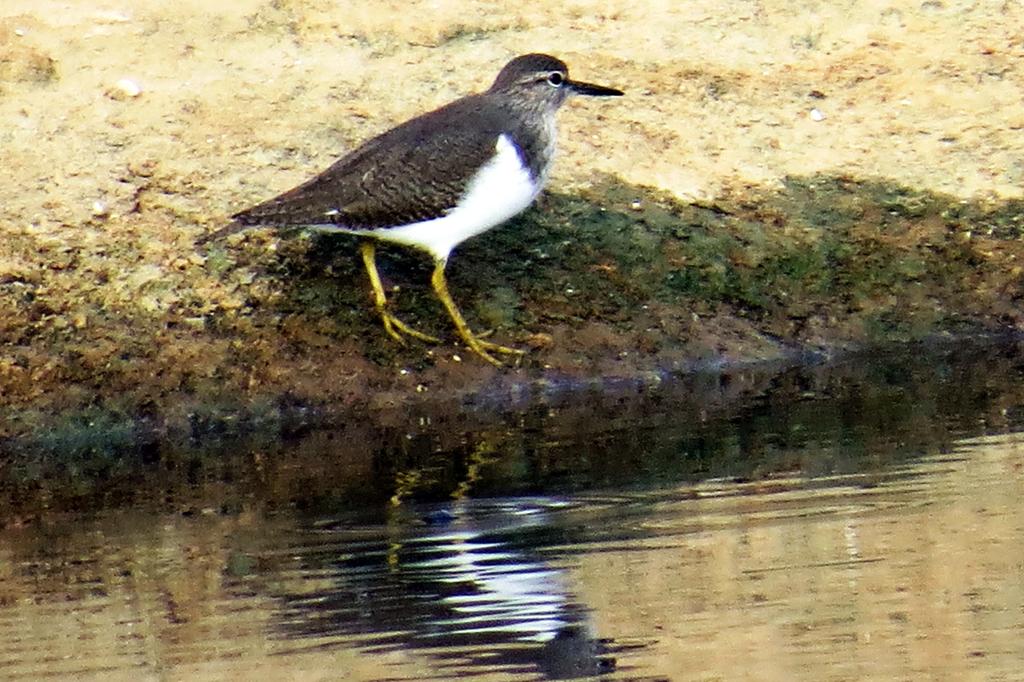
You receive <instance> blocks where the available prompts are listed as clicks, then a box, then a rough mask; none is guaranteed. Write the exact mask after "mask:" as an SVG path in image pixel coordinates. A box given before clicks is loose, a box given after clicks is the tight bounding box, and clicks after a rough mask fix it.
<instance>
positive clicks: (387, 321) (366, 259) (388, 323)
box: [359, 241, 441, 343]
mask: <svg viewBox="0 0 1024 682" xmlns="http://www.w3.org/2000/svg"><path fill="white" fill-rule="evenodd" d="M359 250H360V252H361V253H362V254H363V264H364V265H365V266H366V274H367V275H369V276H370V286H371V287H372V288H373V304H374V305H375V306H376V307H377V314H378V315H380V319H381V321H382V322H383V323H384V330H385V331H386V332H387V333H388V334H390V335H391V337H392V338H393V339H395V340H397V341H399V342H401V343H405V338H404V337H403V336H402V335H401V334H399V332H402V334H408V335H409V336H412V337H413V338H417V339H419V340H420V341H426V342H428V343H440V341H441V340H440V339H438V338H437V337H436V336H430V335H429V334H424V333H423V332H421V331H419V330H416V329H413V328H412V327H410V326H409V325H407V324H406V323H405V322H402V321H401V320H400V319H398V318H397V317H395V316H394V315H392V314H391V313H389V312H388V307H387V306H388V298H387V296H386V295H385V294H384V285H383V284H381V281H380V275H379V274H378V273H377V258H376V251H375V249H374V245H373V242H369V241H365V242H363V243H362V246H361V247H360V249H359Z"/></svg>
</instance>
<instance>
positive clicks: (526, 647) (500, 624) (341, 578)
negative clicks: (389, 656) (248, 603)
mask: <svg viewBox="0 0 1024 682" xmlns="http://www.w3.org/2000/svg"><path fill="white" fill-rule="evenodd" d="M553 506H555V505H554V504H553V503H551V502H544V501H540V502H537V501H522V500H512V501H483V502H468V501H467V502H460V503H457V505H455V506H453V507H445V508H442V509H435V510H433V511H431V512H429V513H427V514H425V515H424V514H422V513H420V514H418V515H417V516H416V517H415V518H414V517H412V516H410V512H412V510H411V509H409V508H408V507H403V508H402V510H400V513H402V514H403V515H404V516H403V518H402V519H399V520H397V521H396V522H395V523H392V524H389V529H388V530H389V531H390V535H391V537H390V538H389V540H387V541H384V540H382V539H380V536H379V535H377V539H374V540H369V541H367V542H355V543H352V542H345V543H343V544H342V545H341V546H337V547H333V548H332V551H330V552H324V551H323V549H322V548H320V549H317V548H313V550H314V552H315V553H312V554H310V555H309V556H307V557H305V561H304V563H305V564H306V565H307V567H308V568H309V569H310V570H314V571H316V572H317V574H318V575H319V576H320V577H321V579H322V578H323V577H324V572H325V571H326V572H327V573H329V574H332V575H333V578H334V581H335V585H333V586H331V587H330V588H328V589H325V590H322V591H320V592H317V593H314V594H303V595H301V596H300V595H296V596H294V597H286V608H285V612H284V614H282V615H283V616H284V620H283V622H284V623H285V624H286V625H285V626H284V628H283V630H284V634H285V636H286V637H289V638H304V637H316V638H322V637H324V636H329V635H335V636H340V637H342V638H343V640H344V639H347V638H349V637H352V636H353V635H357V634H358V635H360V637H359V638H358V641H359V643H360V646H362V647H364V648H366V649H367V650H369V651H371V652H383V651H390V650H394V649H402V650H408V649H410V648H411V649H420V650H423V651H425V652H427V653H429V655H430V657H431V658H433V659H434V660H435V662H436V663H437V665H438V667H439V669H440V670H441V671H443V672H445V674H446V675H460V676H461V675H465V674H469V673H470V672H481V671H495V670H500V671H502V672H518V673H523V674H526V673H529V674H533V675H536V674H537V673H538V672H540V673H541V674H542V675H543V676H544V678H547V679H563V678H568V677H580V676H592V675H597V674H601V673H604V672H608V671H610V670H613V669H614V668H615V659H614V657H613V656H612V655H611V654H612V653H613V651H612V650H613V649H614V647H613V646H612V643H611V642H609V641H605V640H599V639H596V638H595V637H594V636H593V635H592V634H591V632H590V626H589V623H588V622H587V618H586V609H585V607H583V606H582V605H580V604H579V603H577V602H575V601H574V598H573V597H572V593H571V591H570V589H569V587H568V585H567V579H568V577H567V575H566V573H565V572H564V571H562V570H561V569H558V568H556V567H553V566H551V565H549V564H548V563H546V562H545V561H544V558H543V555H542V554H541V553H539V552H538V551H536V550H535V549H533V548H536V547H543V546H544V545H545V544H546V541H547V542H552V541H558V540H560V539H561V538H558V537H557V533H558V531H557V530H556V529H553V528H552V527H551V525H550V511H551V510H552V508H553ZM338 530H339V532H342V531H343V528H342V527H340V526H339V528H338ZM322 532H323V533H327V536H326V537H324V538H323V539H324V540H325V541H326V542H327V543H329V540H328V538H329V537H330V532H331V531H330V529H322ZM342 537H343V538H344V537H350V536H349V535H348V534H347V533H343V534H342ZM318 563H319V564H320V565H317V564H318ZM367 635H369V636H368V637H367Z"/></svg>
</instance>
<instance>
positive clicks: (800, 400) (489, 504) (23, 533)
mask: <svg viewBox="0 0 1024 682" xmlns="http://www.w3.org/2000/svg"><path fill="white" fill-rule="evenodd" d="M1022 368H1024V356H1021V354H1020V353H1019V352H1018V350H1017V349H1016V348H983V349H980V350H979V349H973V350H967V349H945V350H933V351H931V352H929V353H924V352H922V351H921V350H920V349H917V350H915V351H913V352H908V353H904V354H898V355H893V356H887V357H877V358H870V359H869V358H859V359H856V360H855V361H851V362H850V363H846V364H842V365H838V366H833V367H827V368H826V367H819V368H809V369H808V368H804V369H793V368H791V369H787V370H777V369H776V370H771V371H753V370H752V371H750V372H735V373H731V374H729V375H723V374H713V375H707V376H703V377H699V378H698V377H694V378H691V379H688V380H686V381H681V382H679V383H678V384H676V385H672V386H663V387H660V388H658V389H646V390H644V391H640V392H635V391H634V392H630V391H623V392H620V393H618V394H603V395H588V396H579V395H576V394H574V395H558V396H547V398H546V399H544V400H537V401H532V402H531V403H530V404H528V405H522V406H519V407H517V408H516V409H514V410H511V409H510V410H507V411H504V412H500V413H493V412H486V411H482V410H476V409H475V408H472V407H471V406H469V407H467V406H464V408H463V409H462V410H461V411H460V412H457V413H452V414H447V415H444V414H441V415H428V414H415V415H406V418H405V419H403V418H402V417H401V416H395V417H394V421H393V423H391V424H389V425H382V424H380V423H372V424H371V423H368V422H367V421H365V420H356V421H355V422H354V423H352V424H346V425H339V427H338V428H337V429H333V430H319V431H316V432H313V433H309V434H304V435H302V436H301V437H295V438H292V439H290V440H287V441H285V442H280V441H270V440H264V441H261V440H259V439H256V438H253V439H249V440H246V441H233V440H227V439H224V440H221V441H219V442H217V443H212V444H211V443H205V442H204V443H199V442H195V443H192V445H191V447H189V448H183V447H181V446H180V444H179V445H167V446H162V447H160V448H156V449H147V450H145V451H143V452H134V453H124V452H105V451H103V449H102V448H97V447H91V448H90V449H88V450H83V451H74V452H72V451H67V452H64V453H53V452H51V453H41V452H36V453H33V454H31V455H29V454H27V453H26V454H25V455H24V456H23V457H21V458H12V459H10V460H8V461H7V462H6V466H5V467H4V470H3V471H2V472H0V483H2V490H3V492H4V495H5V502H6V504H5V506H4V509H6V510H7V511H6V512H5V514H4V517H3V520H4V524H5V527H4V529H3V530H2V531H0V677H2V678H4V679H47V678H50V679H67V678H70V677H74V678H75V679H103V680H111V679H113V680H116V679H132V680H138V679H142V680H146V679H153V680H156V679H160V680H165V679H172V680H173V679H190V680H192V679H200V680H201V679H209V680H214V679H216V680H222V679H302V680H306V679H311V680H316V679H324V680H334V679H346V680H423V679H434V680H447V679H459V678H473V679H485V680H544V679H574V678H595V677H596V678H601V679H608V680H666V679H667V680H718V679H725V680H737V679H757V680H772V679H778V680H865V679H877V680H894V679H906V680H919V679H968V680H969V679H979V680H980V679H986V680H1003V679H1005V680H1013V679H1021V675H1020V672H1019V667H1020V665H1019V664H1020V661H1021V660H1024V640H1022V638H1021V637H1020V634H1019V633H1020V632H1021V628H1022V626H1024V550H1022V549H1021V548H1022V547H1024V521H1022V519H1024V494H1022V493H1024V456H1022V455H1024V435H1021V433H1020V426H1021V419H1020V416H1021V411H1020V407H1021V405H1022V404H1024V401H1022V395H1024V388H1022V387H1024V382H1022V381H1021V378H1022ZM61 454H63V457H62V456H61Z"/></svg>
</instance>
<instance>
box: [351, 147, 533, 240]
mask: <svg viewBox="0 0 1024 682" xmlns="http://www.w3.org/2000/svg"><path fill="white" fill-rule="evenodd" d="M494 148H495V152H496V153H495V156H494V158H492V159H491V160H490V161H488V162H487V163H486V164H485V165H484V166H483V167H481V168H480V170H479V171H477V174H476V175H475V176H473V179H472V180H471V181H470V183H469V186H468V187H467V188H466V192H465V194H463V195H462V199H461V200H460V201H459V204H458V206H456V207H455V208H453V209H452V210H451V211H449V212H448V214H447V215H444V216H442V217H440V218H434V219H433V220H424V221H422V222H418V223H411V224H409V225H402V226H400V227H391V228H387V229H380V230H351V232H353V233H355V234H366V235H372V236H374V237H376V238H378V239H384V240H387V241H391V242H397V243H399V244H407V245H409V246H415V247H417V248H420V249H424V250H425V251H428V252H430V253H431V254H432V255H433V256H434V257H435V258H437V259H438V260H447V258H448V254H449V253H451V250H452V249H454V248H455V247H456V246H457V245H458V244H459V243H461V242H463V241H465V240H466V239H469V238H470V237H474V236H476V235H478V234H480V233H481V232H486V231H487V230H489V229H491V228H492V227H495V226H496V225H500V224H501V223H503V222H505V221H506V220H508V219H509V218H511V217H512V216H514V215H516V214H517V213H521V212H522V211H523V210H525V209H526V207H528V206H529V205H530V204H531V203H533V200H534V199H536V198H537V194H538V193H540V189H541V184H542V181H541V180H540V179H538V181H537V182H534V180H533V179H532V178H531V177H530V172H529V170H528V169H527V168H526V166H524V165H523V163H522V161H521V160H520V158H519V153H518V152H517V151H516V148H515V145H514V144H513V143H512V140H510V139H509V138H508V136H507V135H500V136H499V137H498V143H497V144H496V145H495V147H494ZM345 231H346V232H348V231H349V230H345Z"/></svg>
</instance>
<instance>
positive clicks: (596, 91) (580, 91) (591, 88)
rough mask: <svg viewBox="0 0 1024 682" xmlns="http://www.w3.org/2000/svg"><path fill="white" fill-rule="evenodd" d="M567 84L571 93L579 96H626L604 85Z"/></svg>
mask: <svg viewBox="0 0 1024 682" xmlns="http://www.w3.org/2000/svg"><path fill="white" fill-rule="evenodd" d="M565 84H566V85H568V86H569V90H570V92H574V93H576V94H577V95H590V96H591V97H618V96H619V95H622V94H625V93H623V92H622V90H616V89H615V88H606V87H604V86H603V85H594V84H593V83H583V82H580V81H571V80H566V81H565Z"/></svg>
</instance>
